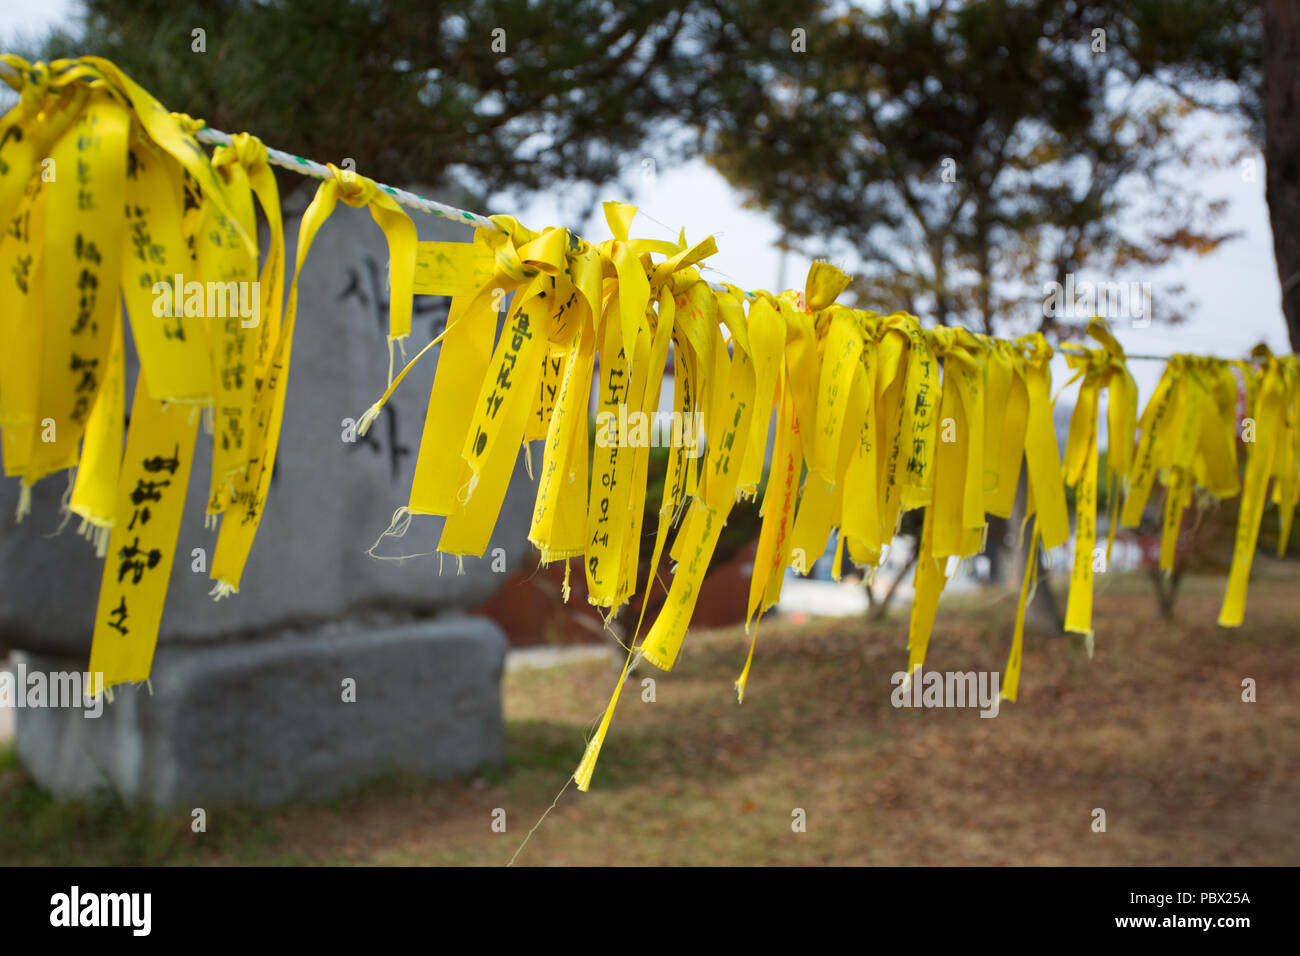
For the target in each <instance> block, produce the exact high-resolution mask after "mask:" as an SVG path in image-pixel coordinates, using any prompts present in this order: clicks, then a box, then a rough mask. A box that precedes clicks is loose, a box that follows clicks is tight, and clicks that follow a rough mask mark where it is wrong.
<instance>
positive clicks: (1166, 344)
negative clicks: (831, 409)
mask: <svg viewBox="0 0 1300 956" xmlns="http://www.w3.org/2000/svg"><path fill="white" fill-rule="evenodd" d="M73 9H74V4H73V2H71V0H43V2H41V3H35V2H33V0H0V36H6V37H9V36H13V35H14V34H15V32H18V33H23V34H29V35H39V34H40V33H41V32H43V31H44V30H45V29H47V28H48V27H49V26H51V25H53V24H56V23H60V22H65V21H66V20H67V18H68V17H69V16H70V14H71V12H72V11H73ZM183 39H184V41H185V42H186V43H188V42H189V38H188V37H185V38H183ZM178 42H179V41H178ZM1207 122H1208V121H1207ZM1209 128H1211V129H1212V130H1213V131H1214V132H1215V133H1216V134H1217V135H1220V136H1221V137H1232V136H1235V132H1234V131H1233V130H1232V128H1231V127H1230V126H1229V125H1228V124H1226V123H1222V124H1220V127H1214V126H1210V127H1209ZM251 132H254V133H256V134H257V135H258V136H260V137H261V138H262V139H263V140H264V141H265V142H266V143H268V144H270V145H275V144H276V135H275V130H252V131H251ZM1243 145H1244V144H1243ZM337 152H338V153H339V155H345V154H346V153H347V145H346V144H345V143H340V144H339V148H338V150H337ZM311 158H313V159H318V160H324V159H328V158H329V157H319V156H317V157H311ZM1254 159H1255V161H1256V163H1257V172H1258V175H1256V176H1255V177H1254V181H1248V178H1247V177H1246V176H1244V175H1243V171H1242V168H1241V167H1239V166H1238V167H1232V168H1227V169H1223V170H1221V171H1219V172H1217V173H1213V174H1210V175H1205V174H1203V173H1197V174H1195V179H1194V181H1192V180H1190V179H1189V187H1194V188H1196V189H1199V190H1201V191H1202V193H1203V194H1204V195H1206V196H1209V197H1224V198H1226V199H1228V200H1229V210H1228V214H1227V217H1226V219H1225V221H1224V222H1223V223H1222V227H1223V229H1224V230H1226V231H1239V232H1240V233H1241V234H1242V235H1241V238H1239V239H1237V240H1235V241H1232V242H1229V243H1226V244H1225V245H1224V246H1223V247H1222V248H1221V249H1220V250H1219V251H1218V252H1216V253H1214V254H1213V255H1211V256H1208V257H1205V258H1202V259H1195V258H1185V259H1183V260H1180V261H1179V262H1177V263H1176V264H1174V265H1171V266H1169V267H1167V268H1165V269H1164V270H1161V271H1160V272H1159V273H1157V274H1156V275H1155V276H1154V280H1155V283H1156V289H1157V294H1158V289H1159V288H1160V286H1161V285H1182V286H1184V287H1185V289H1186V297H1187V299H1188V300H1189V301H1191V302H1193V303H1195V305H1196V307H1197V308H1196V314H1195V316H1194V318H1193V320H1192V321H1191V322H1189V323H1188V324H1186V325H1183V326H1179V327H1176V328H1169V327H1164V328H1162V327H1160V326H1158V325H1153V326H1152V327H1150V328H1149V329H1145V330H1141V329H1134V328H1129V327H1125V326H1123V325H1120V326H1118V327H1117V328H1116V332H1117V334H1118V337H1119V339H1120V341H1121V343H1122V344H1123V345H1124V347H1125V348H1126V349H1128V350H1129V351H1132V352H1147V353H1162V354H1163V353H1169V352H1197V353H1205V354H1216V355H1222V356H1228V357H1238V356H1242V355H1245V354H1246V353H1247V352H1248V351H1249V350H1250V348H1251V347H1252V346H1254V345H1255V344H1256V343H1258V342H1260V341H1264V342H1267V343H1268V345H1269V346H1270V347H1271V348H1273V349H1274V350H1275V351H1280V352H1289V351H1290V348H1289V346H1288V343H1287V336H1286V327H1285V323H1284V321H1283V318H1282V311H1281V307H1280V305H1279V300H1280V289H1279V283H1278V278H1277V271H1276V267H1275V264H1274V261H1273V238H1272V233H1271V231H1270V228H1269V221H1268V209H1267V206H1266V205H1265V202H1264V176H1263V159H1262V157H1260V156H1259V155H1258V154H1254ZM359 171H360V172H362V173H364V172H365V170H359ZM1189 175H1190V174H1189ZM646 178H647V177H646V176H645V173H644V171H643V169H642V167H641V164H640V163H638V164H636V166H635V167H634V168H630V169H628V171H627V173H626V175H625V176H624V177H623V183H622V185H623V186H624V187H626V189H627V190H630V192H631V197H632V198H631V201H632V202H634V203H636V204H637V205H638V206H640V208H641V209H642V210H643V213H644V216H642V217H639V218H638V220H637V223H635V224H634V234H640V235H647V236H653V237H661V238H665V239H675V238H676V237H677V232H678V229H680V228H683V227H684V228H685V229H686V235H687V238H688V239H689V240H691V241H692V242H693V241H695V240H698V239H701V238H703V237H704V236H706V235H709V234H712V235H713V236H715V237H716V238H717V242H718V253H717V255H715V256H713V257H711V258H710V259H709V260H708V264H709V265H710V266H711V267H712V268H713V270H714V272H713V273H712V274H711V276H710V277H711V278H715V279H719V280H724V281H728V282H732V283H734V284H736V285H738V286H741V287H742V288H747V289H757V288H766V289H772V290H775V289H777V288H778V274H777V273H778V270H779V267H780V252H779V251H778V250H777V248H776V242H777V240H778V239H779V238H780V231H779V230H778V228H777V226H776V224H775V223H774V222H773V221H772V220H771V219H770V218H769V217H768V216H766V215H764V214H762V213H759V212H755V211H753V210H750V209H745V208H743V207H742V206H741V202H740V197H739V196H738V195H737V193H736V192H735V191H734V190H733V189H731V187H730V186H729V185H728V184H727V183H726V181H725V180H724V179H723V178H722V177H721V176H720V175H718V174H717V173H716V172H714V171H713V170H711V169H710V168H709V167H708V166H707V165H706V164H705V163H704V162H702V161H694V162H691V163H689V164H687V165H685V166H682V167H678V168H675V169H662V168H660V169H658V170H656V175H655V176H654V181H653V182H647V181H646ZM626 195H627V193H626V192H625V191H623V190H620V189H611V190H609V194H608V197H607V198H611V199H624V198H625V197H626ZM564 202H565V199H564V197H563V196H562V195H545V196H539V197H536V198H534V199H532V200H530V201H528V202H526V203H525V204H523V205H522V206H521V207H519V208H512V209H511V208H499V209H490V210H486V211H487V212H503V213H510V214H512V215H515V216H516V217H517V218H518V219H519V220H520V221H521V222H523V223H525V224H526V225H529V226H532V227H534V228H541V227H543V226H546V225H551V224H559V223H567V222H569V221H570V220H571V218H572V217H573V216H575V215H577V210H576V209H575V208H574V207H573V205H572V204H570V205H569V206H567V207H566V206H565V205H564ZM416 215H418V213H417V214H416ZM638 226H639V228H638ZM586 234H587V238H590V239H593V240H601V239H605V238H608V236H607V231H606V228H605V225H604V222H603V219H601V218H600V216H599V214H598V215H597V217H596V218H595V220H594V221H592V222H591V223H589V224H588V225H587V227H586ZM807 268H808V260H807V259H806V258H802V257H800V256H798V255H795V254H791V255H790V256H789V259H788V261H787V263H786V269H785V285H786V286H793V287H802V285H803V276H804V274H805V273H806V271H807ZM1105 278H1109V277H1106V276H1100V275H1093V276H1088V275H1084V276H1080V279H1091V280H1100V279H1105ZM1143 278H1146V277H1143ZM1156 309H1157V312H1158V310H1159V302H1158V301H1157V303H1156ZM1160 369H1161V366H1160V364H1159V363H1133V370H1134V374H1135V376H1136V377H1137V379H1138V383H1139V386H1140V388H1141V389H1142V397H1143V400H1145V398H1146V396H1148V395H1149V394H1150V392H1151V389H1152V388H1153V387H1154V385H1155V382H1156V379H1157V378H1158V377H1159V373H1160ZM1054 372H1055V375H1054V380H1055V381H1056V382H1058V383H1060V382H1063V381H1064V378H1063V377H1062V375H1063V373H1064V367H1063V366H1061V365H1058V367H1057V368H1056V369H1055V370H1054ZM1069 399H1070V396H1068V395H1067V396H1066V398H1065V400H1066V401H1069Z"/></svg>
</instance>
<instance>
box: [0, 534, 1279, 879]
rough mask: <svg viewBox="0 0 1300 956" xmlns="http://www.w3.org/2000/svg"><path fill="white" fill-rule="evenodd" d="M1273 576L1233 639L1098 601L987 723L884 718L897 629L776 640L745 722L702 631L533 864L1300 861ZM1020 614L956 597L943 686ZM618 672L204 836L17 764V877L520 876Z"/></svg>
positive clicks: (572, 683) (3, 775)
mask: <svg viewBox="0 0 1300 956" xmlns="http://www.w3.org/2000/svg"><path fill="white" fill-rule="evenodd" d="M1257 568H1258V571H1257V574H1256V580H1255V581H1254V582H1253V583H1252V586H1251V592H1250V597H1249V602H1248V607H1247V619H1246V626H1245V627H1243V628H1241V629H1240V630H1237V631H1227V630H1221V629H1219V628H1218V627H1217V626H1216V625H1215V623H1214V622H1215V618H1216V617H1217V613H1218V605H1219V601H1220V599H1221V595H1222V588H1223V580H1222V579H1221V578H1213V579H1211V578H1195V579H1191V580H1189V581H1187V582H1185V584H1184V593H1183V595H1182V596H1181V598H1180V600H1179V603H1178V607H1177V619H1176V620H1175V621H1174V622H1172V623H1169V624H1165V623H1161V622H1160V621H1159V620H1158V618H1157V615H1156V612H1155V600H1154V597H1153V596H1152V594H1151V590H1150V586H1149V585H1148V584H1147V583H1146V582H1145V581H1144V580H1143V579H1141V578H1135V577H1129V578H1125V577H1121V576H1109V577H1106V578H1103V579H1099V582H1098V593H1097V599H1096V604H1095V607H1096V621H1095V627H1096V635H1097V636H1096V654H1095V657H1094V659H1093V660H1091V661H1089V660H1088V658H1087V656H1086V654H1085V652H1084V650H1083V645H1082V642H1081V641H1079V640H1075V639H1069V638H1051V639H1045V638H1042V637H1039V636H1037V635H1031V636H1030V637H1029V639H1028V640H1027V642H1026V649H1025V658H1024V673H1023V677H1022V680H1021V691H1020V701H1019V702H1018V703H1015V704H1010V703H1004V704H1003V706H1002V709H1001V712H1000V714H999V715H998V716H997V717H996V718H995V719H981V718H980V717H979V716H978V712H977V710H975V709H969V710H955V709H948V710H942V709H941V710H923V709H895V708H894V707H892V706H891V704H890V692H891V690H892V686H891V683H890V677H891V675H892V674H893V673H894V672H895V671H900V670H903V669H904V668H905V667H906V650H905V644H906V632H907V624H906V608H900V609H898V611H897V612H896V613H895V617H894V619H893V620H891V621H890V622H888V623H886V624H882V625H878V626H873V627H867V626H866V625H864V624H863V623H862V622H860V621H856V620H854V621H844V620H838V621H814V622H811V623H808V624H804V625H801V626H797V627H796V626H793V625H790V624H788V623H786V622H781V621H774V620H770V621H768V622H765V623H764V625H763V626H762V628H761V629H760V633H759V644H758V650H757V653H756V657H755V662H754V668H753V671H752V673H751V676H750V681H749V688H748V691H747V693H746V697H745V703H744V705H742V706H737V704H736V698H735V693H734V692H733V690H732V682H733V681H734V679H735V678H736V676H737V675H738V674H739V671H740V667H741V666H742V664H743V663H744V655H745V650H746V646H747V645H746V639H745V637H744V635H743V634H742V633H740V632H739V631H738V630H729V631H715V632H699V633H692V634H691V635H690V636H689V637H688V639H687V642H686V646H685V649H684V651H683V653H682V656H681V659H680V661H679V663H678V665H677V668H676V670H675V671H674V672H673V673H671V674H661V673H658V672H657V671H654V669H653V668H647V672H646V674H642V675H638V677H637V678H635V679H633V680H631V681H629V683H628V685H627V686H626V687H625V689H624V694H623V699H622V701H621V703H620V705H619V710H618V712H617V714H616V716H615V720H614V725H613V728H612V730H611V733H610V736H609V738H608V740H607V742H606V746H605V750H604V753H603V755H602V757H601V761H600V764H599V765H598V767H597V769H596V776H595V780H594V783H593V786H592V790H591V792H590V793H587V794H580V793H577V792H575V790H574V789H573V787H572V786H570V787H569V788H568V790H567V792H565V793H564V795H563V796H562V797H561V798H560V800H559V801H558V805H557V806H556V808H555V809H554V810H553V811H551V813H550V815H549V816H548V817H547V818H546V821H545V822H544V823H543V824H542V826H541V827H540V828H539V829H538V830H537V832H536V833H535V834H534V835H533V836H532V838H531V841H530V842H529V843H528V845H527V846H526V847H525V848H524V850H523V852H522V853H521V854H520V856H519V863H521V864H704V865H708V864H755V863H776V864H811V863H832V864H877V865H894V864H976V863H991V864H1082V865H1094V864H1122V865H1146V864H1190V865H1238V864H1290V865H1295V864H1300V640H1297V638H1298V637H1300V625H1297V617H1300V614H1298V613H1297V612H1298V611H1300V575H1298V574H1297V569H1296V567H1295V565H1294V564H1290V565H1283V564H1277V563H1275V562H1271V561H1267V560H1263V559H1261V560H1260V561H1259V562H1258V563H1257ZM1014 612H1015V608H1014V605H1013V598H1012V597H1010V596H1008V597H1001V598H999V597H998V596H996V595H988V596H985V595H975V596H962V597H961V598H957V597H954V598H953V599H952V600H949V601H946V602H945V603H944V604H943V606H942V607H941V608H940V612H939V619H938V621H937V623H936V625H935V631H934V636H933V638H932V640H931V644H930V650H929V657H928V660H927V665H928V666H929V667H933V668H935V669H938V670H961V671H965V670H993V671H1001V670H1002V669H1003V667H1004V665H1005V662H1006V654H1007V648H1008V645H1009V641H1010V622H1011V619H1012V616H1013V615H1014ZM645 676H653V677H654V678H655V679H656V681H657V683H656V686H655V697H656V700H655V701H654V702H653V703H647V702H643V700H642V688H641V684H640V680H641V678H642V677H645ZM616 677H617V672H616V671H614V670H612V669H611V666H609V665H606V664H605V663H604V662H601V661H594V662H584V663H576V664H571V665H566V666H564V667H559V668H554V669H550V670H544V671H521V672H518V673H511V674H508V675H507V676H506V679H505V707H506V718H507V765H506V767H505V768H503V769H500V770H491V771H487V772H484V773H483V774H481V775H480V776H478V777H477V778H475V779H473V780H467V781H461V782H457V783H433V782H427V781H422V780H418V779H413V778H408V777H393V778H388V779H384V780H380V781H377V782H374V783H371V784H369V785H367V786H366V787H364V788H362V789H360V790H359V791H357V792H356V793H354V794H351V795H349V796H347V797H344V798H340V799H336V800H333V801H331V802H328V803H320V804H301V805H295V806H291V807H285V808H282V809H279V810H275V811H269V812H257V811H252V810H244V809H218V808H210V809H209V810H208V830H207V832H206V833H202V834H196V833H192V832H191V830H190V816H189V814H188V813H176V814H172V813H151V812H147V811H143V810H139V809H130V808H127V807H124V806H122V804H121V803H120V802H119V801H118V800H116V799H115V798H113V797H111V796H108V795H105V796H103V797H101V798H99V799H95V800H90V801H80V802H75V803H58V802H55V801H53V800H51V799H50V798H49V797H48V796H46V795H45V794H44V793H42V792H41V791H40V790H39V789H38V788H37V787H35V785H34V784H33V783H32V782H31V781H30V779H29V778H27V776H26V775H25V774H24V772H23V771H22V769H21V768H20V767H19V766H18V765H17V763H16V761H15V760H14V758H13V755H12V752H10V753H3V752H0V863H8V864H41V863H64V864H84V863H96V864H98V863H102V864H144V863H151V864H157V863H173V864H190V863H213V864H240V863H275V864H296V863H367V864H486V865H499V864H503V863H505V862H507V861H508V860H509V859H510V858H511V855H512V854H513V853H514V852H515V850H516V848H517V847H518V846H519V844H520V842H521V841H522V840H523V837H524V835H525V834H526V833H527V832H528V830H529V828H530V827H532V826H533V824H534V823H535V822H536V821H537V820H538V818H539V817H540V816H541V814H542V812H543V811H544V810H546V808H547V807H548V806H550V804H551V802H552V800H553V799H554V797H555V795H556V793H557V792H558V791H559V790H560V788H561V787H562V786H563V785H564V782H565V778H566V776H567V775H568V773H569V772H570V771H571V770H572V769H573V767H574V766H575V764H576V763H577V761H578V759H579V757H580V756H581V754H582V749H583V742H584V739H585V737H586V736H587V734H588V733H589V728H591V727H593V726H594V722H595V720H596V718H598V717H599V714H600V713H601V711H602V710H603V708H604V705H605V702H606V700H607V699H608V695H609V693H610V691H611V690H612V688H613V683H614V680H615V678H616ZM1246 677H1250V678H1254V679H1255V681H1256V682H1257V685H1258V688H1257V695H1258V701H1257V702H1256V703H1244V702H1243V701H1242V699H1241V695H1242V680H1243V678H1246ZM496 808H501V809H504V810H505V812H506V832H505V833H498V832H494V831H493V829H492V820H493V811H494V810H495V809H496ZM795 808H801V809H802V810H803V811H804V812H805V815H806V820H807V825H806V832H802V833H796V832H793V830H792V827H791V821H792V812H793V811H794V810H795ZM1094 808H1102V809H1104V810H1105V811H1106V832H1104V833H1097V832H1093V829H1092V822H1093V810H1094Z"/></svg>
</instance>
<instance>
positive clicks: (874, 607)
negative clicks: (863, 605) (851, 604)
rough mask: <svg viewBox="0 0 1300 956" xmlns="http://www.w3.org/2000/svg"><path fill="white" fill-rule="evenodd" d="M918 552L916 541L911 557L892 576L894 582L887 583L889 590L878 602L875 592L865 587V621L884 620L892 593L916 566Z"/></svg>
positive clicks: (868, 586) (919, 545) (869, 587)
mask: <svg viewBox="0 0 1300 956" xmlns="http://www.w3.org/2000/svg"><path fill="white" fill-rule="evenodd" d="M920 552H921V543H920V542H919V541H918V542H916V543H915V544H914V545H913V547H912V554H911V556H909V557H908V559H907V563H906V564H905V565H903V567H902V568H901V569H899V572H898V574H896V575H894V580H892V581H890V582H889V590H887V591H886V592H885V596H884V597H882V598H881V599H880V600H879V601H877V600H876V595H875V592H874V591H873V590H872V588H871V585H870V584H868V585H867V620H868V621H880V620H884V617H885V613H886V612H887V611H888V610H889V604H890V602H891V601H893V599H894V592H895V591H897V590H898V586H899V585H900V584H902V583H903V579H904V578H906V577H907V572H909V571H911V570H912V565H914V564H916V556H917V555H918V554H920Z"/></svg>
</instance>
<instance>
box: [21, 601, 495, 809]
mask: <svg viewBox="0 0 1300 956" xmlns="http://www.w3.org/2000/svg"><path fill="white" fill-rule="evenodd" d="M505 652H506V640H505V638H504V636H503V635H502V634H501V631H500V630H499V629H498V628H497V627H496V625H495V624H493V623H492V622H490V621H487V620H485V619H483V618H474V617H466V616H461V615H455V616H450V617H443V618H438V619H436V620H430V621H422V622H418V623H412V624H405V625H402V626H397V627H389V628H384V629H380V630H373V629H371V630H362V629H357V628H355V627H353V628H352V629H344V628H339V629H338V630H335V631H332V632H322V633H315V634H311V635H294V636H283V637H277V638H274V639H270V640H263V641H255V642H249V643H229V644H218V645H209V646H197V647H196V646H193V645H181V646H177V645H171V646H164V647H160V648H159V649H158V653H157V655H156V656H155V658H154V664H153V675H152V685H153V693H152V694H150V692H149V689H148V687H146V686H144V685H141V686H139V687H131V686H123V687H118V688H114V692H113V693H114V701H113V703H111V704H110V703H107V702H105V704H104V707H103V712H102V714H101V716H99V717H98V718H92V717H88V716H86V712H85V711H84V710H83V709H80V708H71V709H54V708H44V709H20V710H18V711H16V716H17V734H16V736H17V741H16V742H17V750H18V756H19V758H20V760H21V761H22V763H23V765H24V766H25V767H27V769H28V770H29V771H30V772H31V774H32V776H33V777H35V779H36V780H37V781H38V782H39V783H40V784H41V785H42V786H44V787H46V788H47V789H49V790H50V791H52V792H53V793H54V794H55V795H56V796H60V797H72V796H82V795H85V794H86V793H88V792H90V791H93V790H95V789H97V788H101V787H108V788H111V789H113V790H115V791H116V792H117V793H119V794H120V795H121V796H122V797H123V798H124V799H126V800H128V801H130V802H133V803H146V804H151V805H156V806H167V807H186V808H194V807H205V808H206V807H209V806H215V805H221V804H231V803H243V804H252V805H258V806H270V805H275V804H280V803H283V802H285V801H288V800H294V799H315V798H320V797H327V796H330V795H332V794H336V793H338V792H340V791H343V790H347V789H349V788H352V787H355V786H356V785H358V784H360V783H362V782H364V781H365V780H367V779H368V778H372V777H374V776H376V775H378V774H382V773H384V772H386V771H390V770H405V771H410V772H414V773H417V774H421V775H425V776H430V777H434V778H438V779H446V778H451V777H455V776H459V775H463V774H468V773H471V772H472V771H474V770H475V769H477V768H478V767H481V766H483V765H484V764H499V763H500V762H501V761H502V760H503V759H504V755H505V740H504V727H503V722H502V713H501V673H502V669H503V665H504V660H505ZM24 660H25V663H26V667H27V672H28V673H29V674H30V673H31V672H33V671H45V672H53V671H72V670H80V669H83V668H84V666H85V662H84V660H83V661H68V660H64V659H61V658H54V657H46V656H44V655H36V654H27V655H25V657H24ZM348 678H351V679H352V680H353V681H355V685H354V687H355V692H354V693H351V694H349V693H347V691H346V688H345V684H344V682H345V680H347V679H348ZM350 686H351V685H350ZM345 696H346V697H349V698H355V701H354V702H348V701H347V700H345Z"/></svg>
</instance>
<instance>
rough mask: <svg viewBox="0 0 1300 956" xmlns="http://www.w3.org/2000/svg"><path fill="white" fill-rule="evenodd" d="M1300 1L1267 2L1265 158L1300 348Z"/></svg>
mask: <svg viewBox="0 0 1300 956" xmlns="http://www.w3.org/2000/svg"><path fill="white" fill-rule="evenodd" d="M1297 64H1300V4H1298V3H1296V2H1295V0H1265V3H1264V162H1265V165H1266V167H1267V191H1266V193H1265V195H1266V196H1267V199H1268V212H1269V219H1270V221H1271V222H1272V225H1273V254H1274V257H1275V258H1276V259H1277V274H1278V278H1279V279H1280V280H1281V282H1282V312H1283V314H1284V315H1285V316H1286V327H1287V333H1288V335H1289V336H1290V339H1291V348H1292V350H1293V351H1300V69H1297Z"/></svg>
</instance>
